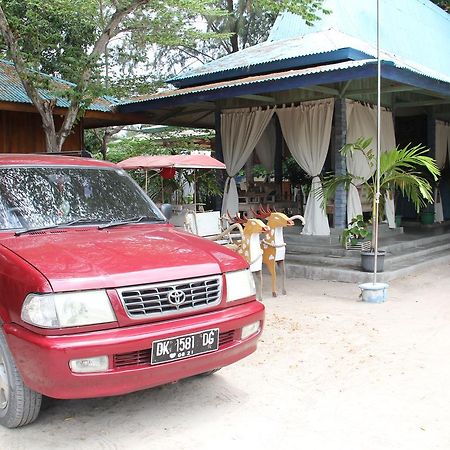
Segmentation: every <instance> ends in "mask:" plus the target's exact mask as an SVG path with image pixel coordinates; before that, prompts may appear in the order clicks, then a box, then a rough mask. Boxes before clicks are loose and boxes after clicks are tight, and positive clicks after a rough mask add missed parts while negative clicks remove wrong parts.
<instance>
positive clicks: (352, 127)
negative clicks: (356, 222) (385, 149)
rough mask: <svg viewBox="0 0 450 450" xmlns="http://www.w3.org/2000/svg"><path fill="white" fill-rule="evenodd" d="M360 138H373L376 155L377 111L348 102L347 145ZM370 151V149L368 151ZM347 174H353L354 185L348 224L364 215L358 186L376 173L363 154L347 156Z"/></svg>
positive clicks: (350, 194)
mask: <svg viewBox="0 0 450 450" xmlns="http://www.w3.org/2000/svg"><path fill="white" fill-rule="evenodd" d="M360 138H364V139H366V138H372V143H371V144H370V147H369V148H371V149H372V150H373V152H374V154H376V145H377V144H376V143H377V117H376V111H375V109H373V108H372V107H370V106H366V105H363V104H361V103H353V102H347V144H354V143H355V142H356V141H357V140H358V139H360ZM366 150H369V149H366ZM346 162H347V172H348V173H350V174H352V175H353V176H354V177H357V178H353V184H351V185H350V188H349V190H348V196H347V222H348V223H350V222H351V221H352V219H353V218H354V217H356V216H359V215H361V214H362V206H361V199H360V197H359V192H358V189H357V186H360V185H361V184H362V183H364V181H366V180H368V179H369V178H370V177H371V176H372V175H373V173H374V169H375V168H374V167H371V166H370V165H369V164H368V162H367V159H366V158H365V157H364V155H363V154H361V152H354V153H353V154H352V155H350V154H349V155H347V157H346Z"/></svg>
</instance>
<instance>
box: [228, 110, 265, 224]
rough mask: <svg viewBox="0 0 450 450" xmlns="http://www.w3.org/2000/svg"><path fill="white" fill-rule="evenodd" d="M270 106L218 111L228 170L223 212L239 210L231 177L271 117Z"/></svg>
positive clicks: (234, 183) (251, 150)
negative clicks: (220, 112)
mask: <svg viewBox="0 0 450 450" xmlns="http://www.w3.org/2000/svg"><path fill="white" fill-rule="evenodd" d="M273 113H274V110H273V109H265V110H262V109H261V108H258V109H255V110H248V109H245V110H233V111H228V112H225V113H222V114H221V128H220V129H221V134H222V151H223V159H224V162H225V165H226V170H227V173H228V179H227V181H226V183H225V192H224V194H223V200H222V215H224V214H226V213H227V212H229V213H230V214H231V215H232V216H234V215H236V214H237V213H238V192H237V187H236V182H235V180H234V178H233V177H234V176H236V175H237V173H238V172H239V170H241V169H242V167H243V166H244V164H245V163H246V162H247V159H248V158H249V156H250V155H251V154H252V152H253V149H254V148H255V146H256V144H257V143H258V141H259V140H260V139H261V136H262V134H263V132H264V130H265V128H266V126H267V124H268V123H269V121H270V119H271V118H272V116H273Z"/></svg>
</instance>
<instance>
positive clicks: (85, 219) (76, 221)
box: [14, 217, 98, 236]
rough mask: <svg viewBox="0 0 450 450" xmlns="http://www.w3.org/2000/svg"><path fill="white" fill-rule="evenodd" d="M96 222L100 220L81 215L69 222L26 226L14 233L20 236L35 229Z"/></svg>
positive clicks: (41, 229) (43, 229)
mask: <svg viewBox="0 0 450 450" xmlns="http://www.w3.org/2000/svg"><path fill="white" fill-rule="evenodd" d="M95 222H98V220H92V219H88V218H86V217H79V218H78V219H74V220H71V221H69V222H61V223H56V224H54V225H45V226H42V227H33V228H26V229H24V230H20V231H16V232H15V233H14V235H15V236H20V235H21V234H26V233H32V232H33V231H45V230H52V229H54V228H64V227H71V226H73V225H79V224H83V223H95Z"/></svg>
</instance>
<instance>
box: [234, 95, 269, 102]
mask: <svg viewBox="0 0 450 450" xmlns="http://www.w3.org/2000/svg"><path fill="white" fill-rule="evenodd" d="M236 98H242V99H244V100H254V101H256V102H264V103H275V99H274V98H273V97H269V96H266V95H256V94H248V95H239V96H238V97H236Z"/></svg>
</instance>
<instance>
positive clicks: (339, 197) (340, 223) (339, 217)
mask: <svg viewBox="0 0 450 450" xmlns="http://www.w3.org/2000/svg"><path fill="white" fill-rule="evenodd" d="M346 106H347V105H346V103H345V99H344V98H339V99H336V101H335V102H334V136H333V141H332V147H331V148H332V152H333V158H334V171H335V173H336V175H345V174H346V173H347V164H346V161H345V157H344V156H342V155H341V153H340V152H339V150H340V149H341V148H342V147H343V146H344V145H345V143H346V138H347V116H346V113H347V111H346ZM346 226H347V191H346V190H345V188H344V186H342V185H340V186H338V188H337V189H336V195H335V198H334V228H337V229H341V230H342V229H344V228H346Z"/></svg>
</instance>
